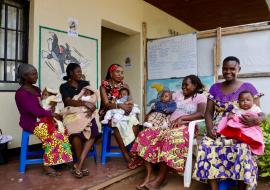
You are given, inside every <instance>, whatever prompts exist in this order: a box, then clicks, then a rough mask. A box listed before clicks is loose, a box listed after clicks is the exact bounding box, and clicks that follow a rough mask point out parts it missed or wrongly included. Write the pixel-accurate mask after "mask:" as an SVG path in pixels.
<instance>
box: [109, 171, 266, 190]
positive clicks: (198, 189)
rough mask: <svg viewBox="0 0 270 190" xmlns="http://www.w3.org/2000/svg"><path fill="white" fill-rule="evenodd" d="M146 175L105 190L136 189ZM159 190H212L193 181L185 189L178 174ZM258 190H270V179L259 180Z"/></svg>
mask: <svg viewBox="0 0 270 190" xmlns="http://www.w3.org/2000/svg"><path fill="white" fill-rule="evenodd" d="M144 175H145V173H144V172H141V173H139V174H137V175H134V176H131V177H128V178H126V179H123V180H121V181H119V182H117V183H114V184H112V185H110V186H108V187H106V188H104V190H122V189H125V190H126V189H136V185H138V184H139V183H140V182H141V181H142V180H143V177H144ZM159 190H210V187H209V186H208V185H207V184H203V183H200V182H197V181H195V180H193V181H192V184H191V187H190V188H184V184H183V177H181V176H179V175H177V174H169V176H168V182H167V184H166V185H164V186H162V187H161V188H160V189H159ZM257 190H270V178H268V179H265V178H264V179H259V185H258V187H257Z"/></svg>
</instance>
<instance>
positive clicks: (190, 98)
mask: <svg viewBox="0 0 270 190" xmlns="http://www.w3.org/2000/svg"><path fill="white" fill-rule="evenodd" d="M203 88H204V87H203V84H202V83H201V81H200V79H199V78H198V77H197V76H195V75H189V76H186V77H185V78H184V80H183V82H182V91H177V92H175V93H173V95H172V99H173V100H174V101H175V102H176V106H177V107H176V110H175V111H174V112H173V113H172V115H171V117H170V124H169V127H168V128H162V126H153V127H151V128H146V129H144V130H143V131H141V132H140V133H139V134H138V137H137V139H136V141H135V142H134V144H133V146H132V149H131V151H132V152H134V153H137V154H138V155H139V156H140V157H141V158H142V159H143V160H144V164H145V167H146V172H147V173H146V177H145V179H144V181H143V182H142V183H141V184H140V185H138V186H137V189H143V188H145V187H146V188H147V189H155V188H158V187H159V186H160V185H162V183H163V182H164V180H165V179H166V176H167V173H168V168H169V167H170V168H172V169H174V170H175V171H177V172H178V173H183V171H184V168H185V161H186V158H187V154H188V146H189V141H188V140H189V135H188V123H189V122H190V121H193V120H197V119H201V118H203V115H204V110H205V106H206V96H205V95H204V94H202V93H203ZM153 164H158V165H159V166H160V169H159V172H158V175H157V176H156V177H155V178H154V179H152V180H151V177H152V170H153V169H152V167H153Z"/></svg>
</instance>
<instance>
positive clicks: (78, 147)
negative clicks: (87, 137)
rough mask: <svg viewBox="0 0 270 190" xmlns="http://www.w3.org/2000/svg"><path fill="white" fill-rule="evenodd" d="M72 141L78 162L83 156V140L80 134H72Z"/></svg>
mask: <svg viewBox="0 0 270 190" xmlns="http://www.w3.org/2000/svg"><path fill="white" fill-rule="evenodd" d="M70 143H71V145H72V147H73V150H74V151H75V154H76V157H77V162H78V160H79V158H80V157H81V154H82V150H83V142H82V139H81V137H80V136H78V135H71V136H70Z"/></svg>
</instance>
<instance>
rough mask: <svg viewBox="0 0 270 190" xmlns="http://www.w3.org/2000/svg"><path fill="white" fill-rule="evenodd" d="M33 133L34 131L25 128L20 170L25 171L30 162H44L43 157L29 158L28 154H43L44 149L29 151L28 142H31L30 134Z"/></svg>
mask: <svg viewBox="0 0 270 190" xmlns="http://www.w3.org/2000/svg"><path fill="white" fill-rule="evenodd" d="M30 135H32V133H29V132H27V131H25V130H23V132H22V141H21V155H20V168H19V172H20V173H24V172H25V167H26V165H30V164H42V163H43V158H38V159H28V158H27V157H28V156H36V155H42V154H43V151H42V150H41V151H33V152H28V142H29V136H30Z"/></svg>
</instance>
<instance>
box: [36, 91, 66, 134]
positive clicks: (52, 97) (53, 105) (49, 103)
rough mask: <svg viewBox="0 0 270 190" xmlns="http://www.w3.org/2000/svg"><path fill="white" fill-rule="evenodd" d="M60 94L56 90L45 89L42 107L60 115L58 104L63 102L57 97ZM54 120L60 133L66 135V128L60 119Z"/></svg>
mask: <svg viewBox="0 0 270 190" xmlns="http://www.w3.org/2000/svg"><path fill="white" fill-rule="evenodd" d="M57 94H58V92H57V91H56V90H54V89H50V88H47V87H46V88H44V90H43V91H42V93H41V106H42V107H43V108H44V109H45V110H49V111H52V112H54V113H58V114H59V112H60V111H59V109H58V108H57V104H58V103H60V102H61V100H60V99H59V98H58V97H57ZM53 119H54V122H55V124H56V127H57V130H58V131H59V132H60V133H65V128H64V126H63V123H62V122H61V121H59V120H58V119H55V118H53Z"/></svg>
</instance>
